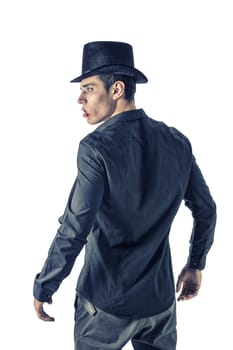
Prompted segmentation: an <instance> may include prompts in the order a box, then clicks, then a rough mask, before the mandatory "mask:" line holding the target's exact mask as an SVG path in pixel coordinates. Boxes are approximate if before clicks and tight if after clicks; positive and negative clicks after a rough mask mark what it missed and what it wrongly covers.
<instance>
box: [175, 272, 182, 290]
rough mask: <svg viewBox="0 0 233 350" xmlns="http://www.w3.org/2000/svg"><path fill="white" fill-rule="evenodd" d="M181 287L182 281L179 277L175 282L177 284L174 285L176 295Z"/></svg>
mask: <svg viewBox="0 0 233 350" xmlns="http://www.w3.org/2000/svg"><path fill="white" fill-rule="evenodd" d="M181 285H182V279H181V278H180V276H179V277H178V280H177V283H176V292H177V293H178V292H179V291H180V288H181Z"/></svg>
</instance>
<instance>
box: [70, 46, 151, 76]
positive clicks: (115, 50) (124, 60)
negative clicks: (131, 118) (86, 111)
mask: <svg viewBox="0 0 233 350" xmlns="http://www.w3.org/2000/svg"><path fill="white" fill-rule="evenodd" d="M98 74H120V75H125V76H128V77H131V78H133V79H134V80H135V82H136V83H147V81H148V80H147V77H146V76H145V75H144V74H143V73H142V72H140V71H139V70H138V69H136V68H135V67H134V57H133V48H132V46H131V45H130V44H128V43H124V42H120V41H92V42H89V43H87V44H85V45H84V47H83V57H82V74H81V75H80V76H78V77H77V78H75V79H73V80H71V83H78V82H80V81H81V80H83V79H85V78H88V77H90V76H92V75H98Z"/></svg>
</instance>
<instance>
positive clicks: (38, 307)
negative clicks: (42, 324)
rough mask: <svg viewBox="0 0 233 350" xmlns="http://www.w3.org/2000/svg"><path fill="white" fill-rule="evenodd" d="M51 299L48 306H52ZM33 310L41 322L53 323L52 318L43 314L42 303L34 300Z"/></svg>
mask: <svg viewBox="0 0 233 350" xmlns="http://www.w3.org/2000/svg"><path fill="white" fill-rule="evenodd" d="M52 302H53V301H52V299H51V301H50V302H49V304H52ZM34 308H35V310H36V314H37V316H38V318H39V319H40V320H43V321H55V318H54V317H51V316H49V315H48V314H46V312H44V302H42V301H39V300H37V299H34Z"/></svg>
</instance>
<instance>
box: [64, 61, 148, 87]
mask: <svg viewBox="0 0 233 350" xmlns="http://www.w3.org/2000/svg"><path fill="white" fill-rule="evenodd" d="M108 73H112V74H122V75H126V76H128V77H132V78H134V79H135V82H136V83H137V84H145V83H147V82H148V79H147V77H146V76H145V75H144V74H143V73H142V72H140V71H139V70H138V69H136V68H134V67H130V66H125V65H107V66H102V67H99V68H96V69H93V70H91V71H88V72H85V73H83V74H82V75H80V76H79V77H77V78H75V79H73V80H71V81H70V82H71V83H79V82H80V81H81V80H83V79H85V78H88V77H91V76H93V75H98V74H108Z"/></svg>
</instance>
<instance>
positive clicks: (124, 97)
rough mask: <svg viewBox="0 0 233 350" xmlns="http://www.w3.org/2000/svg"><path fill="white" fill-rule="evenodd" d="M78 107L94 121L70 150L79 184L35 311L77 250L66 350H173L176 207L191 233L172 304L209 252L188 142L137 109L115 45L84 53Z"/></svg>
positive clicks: (208, 223)
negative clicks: (189, 218)
mask: <svg viewBox="0 0 233 350" xmlns="http://www.w3.org/2000/svg"><path fill="white" fill-rule="evenodd" d="M72 82H81V84H80V87H81V94H80V96H79V99H78V103H80V104H81V105H82V111H83V116H84V117H85V118H86V119H87V122H88V123H89V124H97V123H100V122H103V123H102V124H101V125H100V126H99V127H97V129H96V130H95V131H94V132H92V133H91V134H89V135H88V136H86V137H85V138H84V139H83V140H82V141H81V142H80V146H79V151H78V175H77V178H76V181H75V183H74V185H73V188H72V190H71V193H70V197H69V200H68V203H67V206H66V209H65V212H64V215H63V217H62V218H61V219H60V224H61V225H60V227H59V229H58V232H57V235H56V237H55V239H54V241H53V243H52V245H51V247H50V250H49V254H48V258H47V260H46V262H45V264H44V267H43V269H42V271H41V273H40V274H38V275H37V276H36V278H35V282H34V297H35V299H34V306H35V310H36V312H37V315H38V317H39V318H40V319H42V320H44V321H52V320H54V319H53V318H52V317H50V316H49V315H47V314H46V313H45V311H44V308H43V304H44V302H48V303H50V302H51V301H52V295H53V293H54V292H55V291H56V290H57V289H58V287H59V285H60V283H61V282H62V280H63V279H64V278H65V277H66V276H67V275H68V274H69V273H70V272H71V269H72V267H73V264H74V262H75V259H76V257H77V256H78V254H79V253H80V251H81V249H82V248H83V246H84V245H85V246H86V252H85V261H84V266H83V268H82V271H81V273H80V276H79V279H78V283H77V289H76V290H77V294H76V301H75V308H76V309H75V349H79V350H84V349H85V350H87V349H90V350H91V349H92V350H93V349H118V350H119V349H121V348H122V347H123V346H124V345H125V344H126V343H127V342H128V341H129V340H131V341H132V344H133V347H134V349H136V350H139V349H143V350H146V349H161V350H162V349H163V350H173V349H175V348H176V309H175V287H174V281H173V273H172V262H171V256H170V247H169V241H168V237H169V231H170V227H171V224H172V222H173V219H174V217H175V215H176V213H177V210H178V208H179V206H180V204H181V202H182V201H183V200H184V201H185V204H186V205H187V206H188V208H189V209H190V210H191V212H192V215H193V219H194V225H193V231H192V237H191V244H190V253H189V257H188V261H187V264H186V265H185V267H184V268H183V269H182V272H181V274H180V276H179V278H178V282H177V291H180V290H181V292H180V295H179V297H178V300H186V299H190V298H193V297H194V296H196V295H197V294H198V290H199V288H200V285H201V270H202V269H204V267H205V262H206V255H207V253H208V251H209V249H210V247H211V245H212V242H213V236H214V229H215V222H216V208H215V203H214V201H213V199H212V197H211V194H210V192H209V189H208V187H207V185H206V183H205V181H204V178H203V176H202V174H201V171H200V169H199V168H198V166H197V164H196V161H195V158H194V156H193V155H192V149H191V145H190V142H189V141H188V139H187V138H186V137H185V136H184V135H182V134H181V133H180V132H179V131H177V130H176V129H174V128H169V127H167V126H166V125H165V124H164V123H161V122H157V121H155V120H153V119H150V118H149V117H148V116H147V115H146V114H145V112H144V111H143V110H142V109H136V106H135V101H134V94H135V89H136V84H137V83H146V82H147V78H146V77H145V75H144V74H143V73H142V72H140V71H139V70H137V69H136V68H135V67H134V59H133V50H132V47H131V46H130V45H129V44H126V43H121V42H91V43H88V44H86V45H85V46H84V51H83V65H82V75H81V76H79V77H78V78H76V79H74V80H72Z"/></svg>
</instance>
